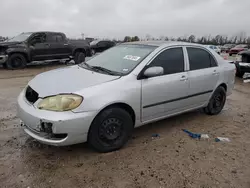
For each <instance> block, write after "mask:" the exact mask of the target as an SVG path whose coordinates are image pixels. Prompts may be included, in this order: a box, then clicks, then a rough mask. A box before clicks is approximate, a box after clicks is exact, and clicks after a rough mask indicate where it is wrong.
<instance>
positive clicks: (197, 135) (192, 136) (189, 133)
mask: <svg viewBox="0 0 250 188" xmlns="http://www.w3.org/2000/svg"><path fill="white" fill-rule="evenodd" d="M182 130H183V131H184V132H185V133H188V135H189V136H190V137H191V138H199V139H200V138H201V134H195V133H192V132H190V131H188V130H186V129H182Z"/></svg>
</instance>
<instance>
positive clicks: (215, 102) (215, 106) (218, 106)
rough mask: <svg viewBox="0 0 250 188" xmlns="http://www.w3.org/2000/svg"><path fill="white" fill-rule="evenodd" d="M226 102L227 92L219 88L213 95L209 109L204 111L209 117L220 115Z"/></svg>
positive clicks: (206, 108)
mask: <svg viewBox="0 0 250 188" xmlns="http://www.w3.org/2000/svg"><path fill="white" fill-rule="evenodd" d="M225 102H226V90H225V89H224V87H222V86H219V87H218V88H217V89H216V90H215V91H214V93H213V95H212V97H211V99H210V101H209V103H208V105H207V107H205V108H204V111H205V113H206V114H208V115H217V114H219V113H220V112H221V111H222V109H223V107H224V105H225Z"/></svg>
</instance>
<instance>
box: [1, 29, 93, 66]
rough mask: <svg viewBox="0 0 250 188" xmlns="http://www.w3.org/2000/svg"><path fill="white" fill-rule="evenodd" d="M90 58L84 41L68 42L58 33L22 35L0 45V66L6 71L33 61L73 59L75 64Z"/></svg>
mask: <svg viewBox="0 0 250 188" xmlns="http://www.w3.org/2000/svg"><path fill="white" fill-rule="evenodd" d="M86 56H91V51H90V46H89V44H88V43H87V42H86V41H70V40H68V39H67V38H66V36H65V34H64V33H60V32H29V33H22V34H20V35H18V36H16V37H14V38H12V39H10V40H8V41H7V42H2V43H0V64H2V65H3V66H4V67H6V68H8V69H18V68H24V67H25V66H26V65H27V64H29V63H31V62H34V61H42V62H44V61H58V60H65V61H67V60H71V59H74V61H75V63H76V64H79V63H81V62H83V61H85V57H86Z"/></svg>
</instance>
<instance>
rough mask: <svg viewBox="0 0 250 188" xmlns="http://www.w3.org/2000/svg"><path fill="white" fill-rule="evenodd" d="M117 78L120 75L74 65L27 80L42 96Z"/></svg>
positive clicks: (74, 90) (76, 89) (71, 90)
mask: <svg viewBox="0 0 250 188" xmlns="http://www.w3.org/2000/svg"><path fill="white" fill-rule="evenodd" d="M118 78H120V76H112V75H106V74H101V73H98V72H93V71H90V70H87V69H84V68H81V67H79V66H77V65H75V66H70V67H65V68H60V69H55V70H52V71H48V72H45V73H42V74H39V75H37V76H36V77H35V78H34V79H32V80H31V81H30V82H29V86H30V87H31V88H32V89H34V90H35V91H36V92H37V93H38V94H39V97H41V98H43V97H47V96H51V95H57V94H62V93H74V92H77V91H80V90H82V89H84V88H88V87H91V86H95V85H98V84H102V83H104V82H109V81H112V80H115V79H118Z"/></svg>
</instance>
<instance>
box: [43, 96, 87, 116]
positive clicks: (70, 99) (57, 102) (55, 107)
mask: <svg viewBox="0 0 250 188" xmlns="http://www.w3.org/2000/svg"><path fill="white" fill-rule="evenodd" d="M82 101H83V97H81V96H79V95H74V94H72V95H71V94H62V95H56V96H51V97H47V98H45V99H43V100H42V101H41V102H39V104H38V108H39V109H41V110H49V111H57V112H62V111H68V110H73V109H75V108H77V107H78V106H79V105H80V104H81V103H82Z"/></svg>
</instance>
